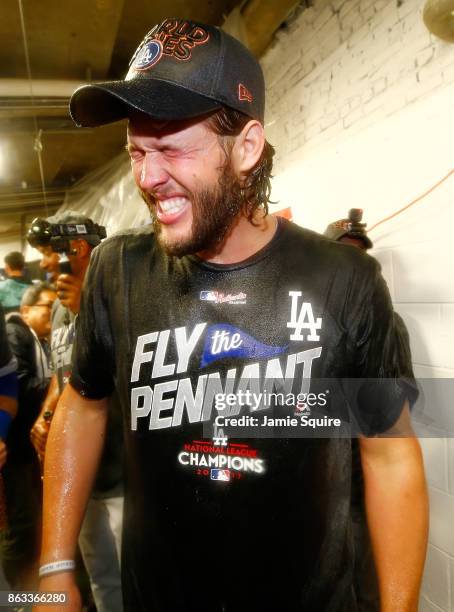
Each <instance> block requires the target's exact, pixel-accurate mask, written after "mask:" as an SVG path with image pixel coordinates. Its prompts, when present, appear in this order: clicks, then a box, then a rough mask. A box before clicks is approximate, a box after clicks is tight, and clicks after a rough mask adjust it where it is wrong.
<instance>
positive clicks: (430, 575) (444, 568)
mask: <svg viewBox="0 0 454 612" xmlns="http://www.w3.org/2000/svg"><path fill="white" fill-rule="evenodd" d="M449 572H450V567H449V556H448V555H447V554H446V553H444V552H443V551H441V550H438V549H437V548H435V547H434V546H429V547H428V550H427V557H426V567H425V571H424V578H423V583H422V592H423V593H424V595H425V596H426V597H427V598H428V599H429V600H430V601H431V602H432V603H434V604H435V605H437V606H438V607H439V608H441V609H442V610H449V606H450V604H449V582H450V580H449Z"/></svg>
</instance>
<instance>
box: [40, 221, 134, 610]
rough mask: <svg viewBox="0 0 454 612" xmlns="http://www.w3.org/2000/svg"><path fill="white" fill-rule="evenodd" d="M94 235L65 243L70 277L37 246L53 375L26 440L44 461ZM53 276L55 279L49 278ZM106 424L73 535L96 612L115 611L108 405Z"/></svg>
mask: <svg viewBox="0 0 454 612" xmlns="http://www.w3.org/2000/svg"><path fill="white" fill-rule="evenodd" d="M48 221H49V222H51V223H58V224H87V226H89V224H91V223H92V222H91V220H90V219H88V218H87V217H84V216H83V215H79V214H77V213H73V212H67V213H63V214H62V215H60V216H58V217H57V216H54V217H51V218H49V219H48ZM100 241H101V240H100V238H99V237H98V236H97V235H86V236H84V237H83V238H82V237H81V238H78V239H74V240H70V241H69V250H68V252H67V253H66V255H67V257H68V260H69V264H70V267H71V273H70V274H58V269H57V267H56V266H55V265H54V264H55V263H56V258H55V255H57V257H58V254H57V253H53V252H52V247H51V246H50V245H49V246H38V247H37V248H38V249H39V251H40V252H41V254H42V255H43V258H42V260H41V264H40V265H41V267H42V268H43V269H45V270H46V272H47V273H48V274H50V273H52V274H53V275H54V276H53V278H54V282H55V284H56V288H57V294H58V300H57V302H56V303H55V307H54V309H53V312H52V334H51V352H52V365H53V370H54V376H53V377H52V380H51V384H50V387H49V392H48V394H47V397H46V399H45V401H44V402H43V404H42V408H41V412H40V414H39V416H38V418H37V420H36V422H35V424H34V425H33V428H32V430H31V440H32V442H33V445H34V446H35V449H36V451H37V453H38V455H39V456H40V458H41V460H42V461H43V460H44V456H45V449H46V442H47V436H48V433H49V428H50V425H51V423H52V419H53V417H54V412H55V409H56V405H57V401H58V398H59V396H60V394H61V393H62V391H63V389H64V388H65V386H66V384H67V382H68V380H69V378H70V375H71V355H72V350H73V343H74V331H75V330H74V326H75V319H76V315H77V314H78V313H79V310H80V299H81V291H82V284H83V281H84V278H85V275H86V273H87V269H88V266H89V263H90V258H91V254H92V251H93V248H94V247H95V246H97V245H98V244H99V243H100ZM55 275H56V276H55ZM114 401H115V400H114V398H112V400H111V402H112V410H111V413H110V419H109V423H108V426H107V432H106V437H105V444H104V451H103V455H102V458H101V461H100V464H99V468H98V473H97V477H96V480H95V483H94V485H93V490H92V492H91V496H90V501H89V503H88V506H87V510H86V512H85V518H84V522H83V525H82V529H81V533H80V536H79V547H80V551H81V553H82V557H83V560H84V563H85V567H86V569H87V573H88V576H89V578H90V585H91V590H92V593H93V597H94V600H95V604H96V608H97V611H98V612H111V611H113V610H115V612H121V609H122V595H121V576H120V555H121V530H122V517H123V452H122V449H123V440H122V427H121V415H120V411H119V409H118V407H117V408H116V407H115V406H114Z"/></svg>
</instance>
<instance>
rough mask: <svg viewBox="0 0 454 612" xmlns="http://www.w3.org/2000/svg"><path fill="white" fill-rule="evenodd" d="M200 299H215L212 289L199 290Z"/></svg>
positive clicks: (210, 300) (206, 300) (212, 300)
mask: <svg viewBox="0 0 454 612" xmlns="http://www.w3.org/2000/svg"><path fill="white" fill-rule="evenodd" d="M200 299H201V300H202V302H215V301H216V300H217V296H216V293H215V292H214V291H201V292H200Z"/></svg>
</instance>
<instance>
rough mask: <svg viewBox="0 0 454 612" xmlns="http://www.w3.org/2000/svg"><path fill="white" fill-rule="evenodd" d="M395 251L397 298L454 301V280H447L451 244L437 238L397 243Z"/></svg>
mask: <svg viewBox="0 0 454 612" xmlns="http://www.w3.org/2000/svg"><path fill="white" fill-rule="evenodd" d="M394 253H395V257H394V281H395V289H396V301H397V302H417V303H418V302H419V303H424V302H432V303H436V302H447V303H453V302H454V283H452V282H446V281H447V278H446V266H447V264H448V263H449V262H452V261H453V253H452V246H451V244H446V243H442V244H440V243H439V242H438V241H436V240H434V241H433V242H432V241H430V242H426V243H419V244H414V245H408V246H403V247H396V248H395V250H394ZM445 365H448V364H445ZM449 367H452V366H449Z"/></svg>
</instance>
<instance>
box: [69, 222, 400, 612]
mask: <svg viewBox="0 0 454 612" xmlns="http://www.w3.org/2000/svg"><path fill="white" fill-rule="evenodd" d="M399 367H400V366H399V360H398V357H397V348H396V338H395V334H394V324H393V311H392V307H391V302H390V298H389V294H388V291H387V288H386V285H385V283H384V281H383V279H382V277H381V275H380V273H379V266H378V264H377V263H376V262H375V260H373V259H372V258H370V257H368V256H366V255H365V254H363V253H361V252H359V251H357V250H356V249H352V248H351V247H349V246H346V245H339V244H335V243H332V242H330V241H328V240H326V239H324V238H323V237H321V236H319V235H318V234H315V233H313V232H310V231H307V230H304V229H301V228H299V227H297V226H296V225H293V224H291V223H289V222H286V221H283V220H282V221H281V222H280V226H279V230H278V232H277V233H276V235H275V236H274V238H273V240H272V241H271V242H270V243H269V244H268V245H267V246H266V247H265V248H263V249H262V250H260V251H259V252H258V253H256V254H255V255H254V256H253V257H251V258H249V259H248V260H246V261H244V262H241V263H238V264H233V265H216V264H210V263H207V262H204V261H202V260H200V259H198V258H197V257H195V256H190V257H183V258H181V259H177V258H172V257H168V256H166V255H165V254H164V253H163V251H162V250H161V249H160V248H159V246H158V245H157V243H156V242H155V240H154V237H153V235H152V233H151V230H150V229H142V230H137V231H132V232H129V233H127V234H124V235H121V236H115V237H112V238H111V239H109V240H107V241H105V242H104V243H103V244H102V245H101V246H100V247H99V248H97V249H96V251H95V252H94V253H93V255H92V259H91V263H90V269H89V272H88V275H87V278H86V284H85V289H84V294H83V305H82V309H81V314H80V317H79V319H78V324H77V333H76V343H75V347H74V355H73V373H72V378H71V384H72V385H73V387H74V388H75V389H77V390H78V391H79V392H80V393H81V394H82V395H83V396H86V397H89V398H101V397H104V396H107V395H109V394H110V393H111V392H112V390H113V389H114V388H115V389H116V390H117V393H118V396H119V399H120V403H121V406H122V412H123V419H124V426H125V446H126V455H127V491H126V502H125V503H126V506H125V516H124V540H123V560H122V574H123V576H122V577H123V592H124V598H125V609H126V610H130V611H133V610H134V612H136V611H139V610H143V611H149V610H156V611H157V612H188V611H191V612H192V611H196V610H197V611H198V612H200V611H207V612H208V611H209V612H221V611H224V612H240V611H243V610H244V611H246V610H247V611H249V612H250V611H255V610H257V611H259V610H260V611H261V612H263V611H267V610H273V612H274V611H275V610H281V611H282V612H287V611H296V610H298V611H302V610H304V611H306V612H309V611H310V612H314V611H317V612H318V611H322V610H323V611H324V612H341V611H342V612H347V611H348V612H354V610H355V609H356V608H355V606H356V604H355V602H354V596H353V594H352V587H351V574H352V555H351V541H350V493H351V489H350V487H351V441H350V439H349V438H348V437H344V436H343V435H342V434H341V433H337V434H336V431H337V430H336V428H335V427H334V428H333V427H331V428H329V427H328V430H327V431H328V432H331V433H328V434H322V435H325V437H318V436H319V435H320V431H321V430H322V429H323V427H320V428H319V429H317V430H316V433H314V434H313V435H310V433H311V432H310V431H309V432H308V434H307V435H305V436H304V437H302V434H301V433H297V434H295V429H298V428H293V429H292V431H290V430H288V429H287V428H286V427H284V426H282V427H276V428H273V427H271V429H270V428H265V427H264V428H261V429H259V430H257V429H256V430H255V431H260V432H261V433H262V432H263V435H261V433H260V435H258V436H257V434H255V433H252V434H251V433H250V432H251V431H252V430H253V429H254V428H253V427H251V428H249V429H248V434H247V437H246V436H245V437H240V438H238V437H235V436H234V435H233V434H232V433H231V430H229V434H228V436H225V430H224V429H222V430H215V431H214V432H213V430H212V428H210V427H208V426H207V425H208V424H209V423H210V421H211V420H212V419H214V418H215V417H216V416H217V415H219V414H223V415H224V416H231V417H232V418H233V417H234V416H235V415H236V416H238V417H240V416H248V415H249V416H255V417H257V418H258V419H259V418H260V420H261V419H262V418H263V415H268V416H270V417H273V416H276V415H277V414H282V413H281V412H279V411H281V410H282V408H283V406H279V405H277V406H276V405H274V406H273V405H271V404H268V403H267V398H269V397H271V396H270V395H268V396H267V395H266V393H272V392H273V391H274V392H277V391H281V392H282V393H285V396H286V397H287V395H289V394H290V393H291V392H293V393H294V396H295V395H296V394H300V392H303V391H304V394H303V396H304V398H306V399H307V398H308V397H309V395H308V393H309V392H310V393H313V395H314V397H315V398H316V399H317V401H316V402H315V404H316V408H315V412H314V414H316V415H317V416H319V415H320V414H322V413H323V414H324V415H325V416H326V415H328V416H339V415H340V416H342V418H343V421H342V423H344V422H345V421H348V420H349V419H350V421H351V422H353V421H354V422H356V424H357V426H358V427H359V428H360V429H361V431H363V432H365V433H367V434H373V433H378V432H380V431H385V430H386V429H388V428H389V427H390V426H391V425H392V424H393V423H394V422H395V421H396V419H397V417H398V416H399V414H400V412H401V408H402V404H403V401H404V398H405V396H406V394H407V390H406V387H405V383H401V382H399V381H398V380H396V379H398V378H399V374H400V372H399ZM377 378H378V379H379V380H378V381H377V380H376V379H377ZM359 379H365V380H364V381H362V380H359ZM389 379H391V381H392V382H391V384H384V383H383V382H381V381H386V380H387V382H388V383H389ZM327 381H328V383H329V384H330V385H331V387H332V389H331V388H329V389H326V386H327ZM329 381H331V382H329ZM331 383H332V384H331ZM247 391H249V392H250V394H255V395H252V397H253V398H255V399H253V400H252V399H251V395H249V396H247V395H246V394H247ZM331 391H332V393H333V398H332V400H330V401H328V400H327V397H328V394H329V392H331ZM240 392H241V393H242V394H243V395H242V396H241V393H240ZM260 393H261V394H262V395H261V396H260ZM230 394H233V396H234V398H236V399H235V402H233V400H231V403H229V400H228V397H230ZM334 396H335V398H334ZM222 397H224V400H225V401H224V404H225V405H224V407H223V406H222V405H221V404H222V402H221V400H222ZM240 397H241V398H242V399H239V398H240ZM245 398H246V399H245ZM258 398H260V399H258ZM256 399H257V401H256ZM255 401H256V404H255V406H256V407H257V410H255V411H254V410H253V408H252V407H251V406H252V403H253V402H255ZM216 402H218V404H217V408H216V407H215V406H216ZM245 402H246V403H249V404H251V406H247V405H245ZM317 402H318V403H317ZM241 403H242V404H243V405H240V404H241ZM307 410H308V404H307V402H306V401H304V402H303V404H299V403H298V404H296V406H295V405H292V406H290V408H289V412H290V414H289V415H288V416H289V418H290V417H294V416H295V415H298V417H297V420H298V421H299V420H300V419H301V421H302V419H303V417H306V418H307V416H306V415H305V411H307ZM301 411H302V412H303V414H302V415H300V412H301ZM265 429H266V430H267V431H266V432H265ZM306 429H308V430H310V428H305V430H306ZM220 431H221V433H220ZM287 431H288V432H289V433H288V435H287ZM301 431H302V429H301V428H299V432H301ZM339 431H342V428H340V429H339ZM270 432H271V433H274V434H275V436H274V437H273V436H272V435H270ZM251 435H252V436H254V437H250V436H251ZM225 437H227V439H225Z"/></svg>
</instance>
